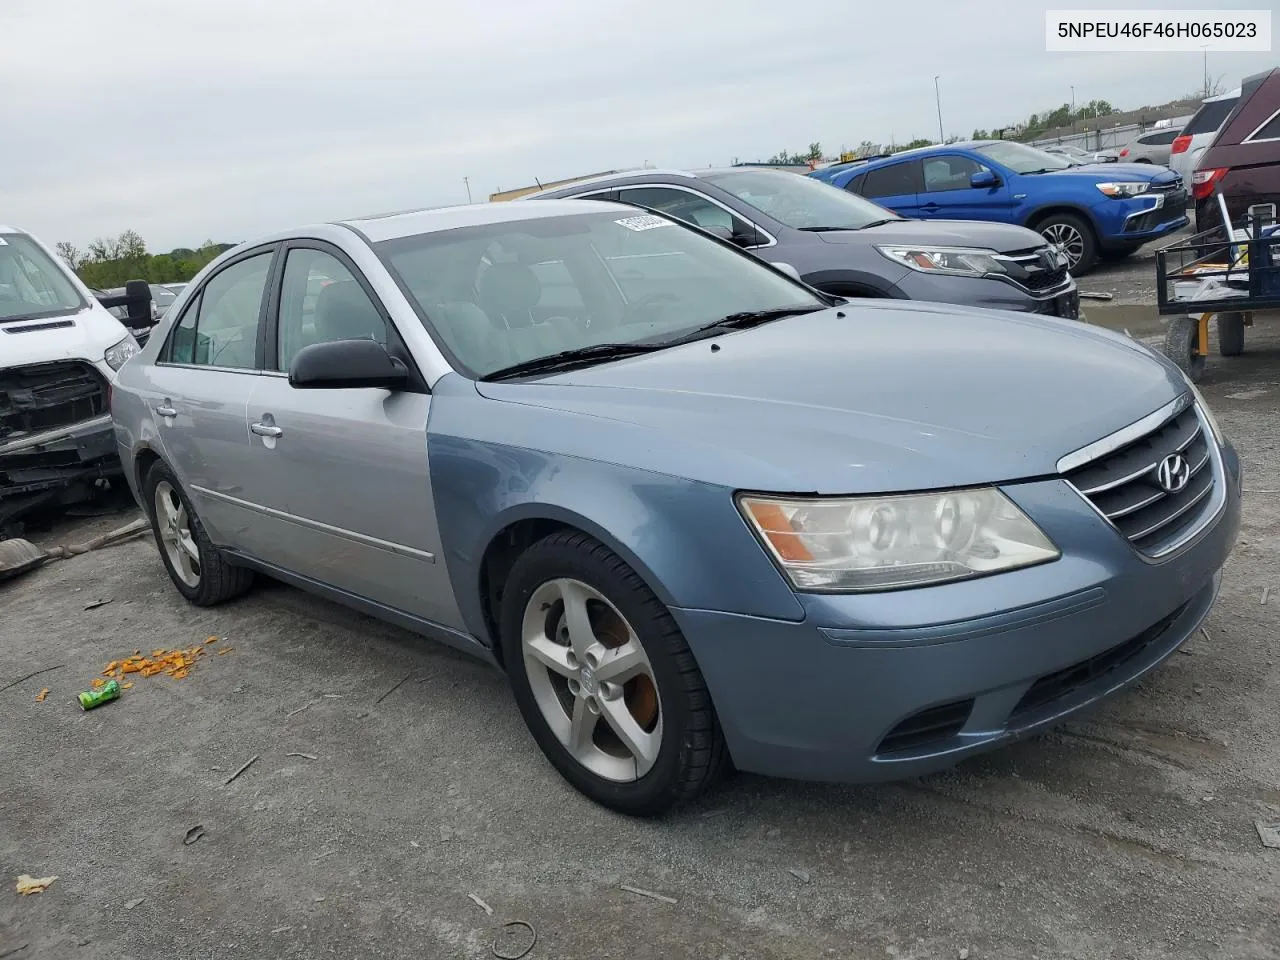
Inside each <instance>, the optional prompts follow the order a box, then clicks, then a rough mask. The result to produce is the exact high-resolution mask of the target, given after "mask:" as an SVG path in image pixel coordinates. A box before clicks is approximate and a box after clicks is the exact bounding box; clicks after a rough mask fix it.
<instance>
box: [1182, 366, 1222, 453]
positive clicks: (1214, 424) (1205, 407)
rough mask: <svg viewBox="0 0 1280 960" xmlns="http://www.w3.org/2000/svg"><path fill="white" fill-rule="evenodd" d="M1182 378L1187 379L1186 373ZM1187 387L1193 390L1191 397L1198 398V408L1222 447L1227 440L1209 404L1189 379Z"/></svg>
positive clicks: (1214, 437)
mask: <svg viewBox="0 0 1280 960" xmlns="http://www.w3.org/2000/svg"><path fill="white" fill-rule="evenodd" d="M1182 376H1183V378H1184V379H1186V377H1187V375H1186V374H1185V373H1184V374H1183V375H1182ZM1187 386H1188V387H1190V388H1191V395H1192V396H1193V397H1195V398H1196V406H1198V407H1199V408H1200V412H1201V413H1202V414H1204V418H1205V420H1206V421H1207V422H1208V424H1209V430H1210V431H1211V432H1212V433H1213V439H1214V440H1216V441H1218V446H1222V445H1223V444H1224V443H1226V440H1225V439H1223V433H1222V428H1221V427H1220V426H1218V421H1217V418H1215V417H1214V415H1213V411H1212V410H1210V409H1209V404H1208V403H1207V402H1206V401H1205V399H1204V394H1202V393H1201V392H1200V389H1199V388H1198V387H1197V386H1196V385H1195V384H1194V383H1192V382H1191V381H1190V379H1187Z"/></svg>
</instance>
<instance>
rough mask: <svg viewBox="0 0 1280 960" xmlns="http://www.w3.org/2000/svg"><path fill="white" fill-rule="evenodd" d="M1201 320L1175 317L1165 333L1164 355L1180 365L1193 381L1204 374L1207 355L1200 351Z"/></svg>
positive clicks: (1195, 381)
mask: <svg viewBox="0 0 1280 960" xmlns="http://www.w3.org/2000/svg"><path fill="white" fill-rule="evenodd" d="M1199 327H1200V321H1198V320H1197V319H1196V318H1195V317H1174V318H1173V319H1172V320H1170V321H1169V329H1168V330H1167V331H1166V332H1165V335H1164V355H1165V356H1166V357H1168V358H1169V359H1170V360H1172V361H1173V362H1174V363H1176V364H1177V365H1178V369H1180V370H1181V371H1182V372H1183V373H1185V374H1186V375H1187V376H1188V377H1189V378H1190V380H1191V382H1192V383H1199V382H1200V378H1201V377H1203V376H1204V365H1205V356H1204V354H1202V353H1201V352H1200V349H1199V347H1200V329H1199Z"/></svg>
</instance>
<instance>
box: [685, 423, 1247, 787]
mask: <svg viewBox="0 0 1280 960" xmlns="http://www.w3.org/2000/svg"><path fill="white" fill-rule="evenodd" d="M1222 469H1223V474H1224V477H1223V480H1224V482H1225V485H1226V497H1225V502H1224V504H1223V506H1222V508H1221V510H1220V511H1219V513H1218V514H1217V516H1216V517H1215V518H1214V519H1213V520H1212V521H1211V522H1210V523H1209V524H1208V525H1207V526H1206V527H1205V528H1204V529H1203V530H1202V531H1201V533H1200V534H1199V535H1198V537H1197V539H1196V540H1195V541H1193V543H1192V544H1191V545H1190V546H1188V547H1186V548H1184V549H1183V550H1182V551H1181V552H1179V553H1178V554H1176V555H1175V556H1173V557H1171V558H1169V559H1167V560H1164V561H1162V562H1159V563H1154V562H1151V561H1148V560H1144V559H1143V558H1142V557H1140V556H1139V554H1138V553H1137V552H1136V551H1135V550H1134V549H1133V548H1132V547H1131V546H1130V545H1129V543H1128V542H1127V541H1125V540H1124V539H1123V537H1121V536H1120V534H1119V533H1118V532H1117V531H1116V530H1115V529H1114V528H1112V527H1111V526H1109V525H1108V524H1107V523H1106V522H1105V521H1104V520H1103V519H1102V518H1101V517H1099V516H1098V515H1097V514H1096V513H1094V512H1093V511H1092V509H1091V508H1090V507H1089V506H1088V505H1087V504H1086V503H1085V502H1084V500H1083V499H1082V498H1081V497H1080V496H1079V495H1078V494H1077V493H1075V492H1074V490H1072V489H1071V488H1070V487H1069V486H1068V485H1067V483H1066V482H1065V481H1062V480H1047V481H1040V482H1036V483H1027V484H1017V485H1011V486H1009V487H1006V488H1005V492H1006V493H1007V494H1009V496H1011V497H1012V498H1013V499H1014V500H1015V501H1016V502H1017V503H1018V504H1019V505H1020V506H1021V507H1022V508H1023V509H1024V510H1026V511H1027V512H1028V513H1029V514H1030V515H1031V516H1033V517H1035V518H1036V519H1037V522H1039V523H1040V525H1041V526H1042V527H1043V528H1044V530H1045V532H1046V533H1048V534H1049V536H1050V537H1051V538H1052V539H1053V540H1054V541H1055V542H1056V543H1057V544H1058V545H1059V547H1060V548H1061V549H1062V557H1061V559H1059V560H1058V561H1056V562H1054V563H1049V564H1044V565H1042V566H1039V567H1033V568H1029V569H1026V570H1019V571H1014V572H1011V573H1005V574H1000V575H996V576H991V577H984V578H980V579H976V580H971V581H968V582H962V583H955V584H945V585H941V586H937V587H931V588H926V589H919V590H905V591H898V592H890V593H883V594H868V595H861V596H850V595H843V596H832V595H827V596H819V595H804V596H802V597H801V602H802V603H803V604H804V606H805V608H806V614H807V615H806V618H805V620H804V621H803V622H800V623H792V622H785V621H778V620H767V619H763V618H758V617H746V616H739V615H735V614H732V613H722V612H713V611H706V610H688V609H676V610H674V611H673V614H674V615H675V618H676V620H677V622H678V623H679V624H680V627H681V629H682V630H683V631H684V634H685V636H686V638H687V639H688V642H689V645H690V647H691V649H692V650H693V653H694V656H695V657H696V658H697V660H698V663H699V666H700V667H701V669H702V672H703V675H704V676H705V678H706V681H707V684H708V687H709V689H710V692H711V697H712V700H713V702H714V703H715V707H716V711H717V713H718V715H719V719H720V723H721V725H722V727H723V729H724V733H725V737H726V740H727V742H728V745H729V750H730V753H731V754H732V756H733V759H734V762H735V764H736V765H737V766H738V767H739V768H740V769H743V770H746V771H750V772H754V773H761V774H766V775H771V776H780V777H791V778H796V779H805V780H826V781H844V782H861V781H874V780H887V779H898V778H903V777H913V776H918V775H920V774H924V773H928V772H931V771H934V770H938V769H941V768H944V767H948V766H950V765H952V764H954V763H956V762H957V761H958V760H960V759H962V758H964V757H966V756H970V755H972V754H975V753H978V752H981V751H984V750H989V749H991V748H993V747H996V746H998V745H1000V744H1003V743H1006V742H1009V741H1012V740H1015V739H1018V738H1020V737H1024V736H1027V735H1029V734H1032V733H1034V732H1036V731H1038V730H1042V729H1044V728H1046V727H1048V726H1049V725H1051V724H1053V723H1055V722H1057V721H1059V720H1061V719H1062V718H1064V717H1066V716H1068V715H1070V714H1072V713H1074V712H1075V711H1078V710H1080V709H1082V708H1085V707H1087V706H1089V705H1091V704H1093V703H1095V702H1097V701H1098V700H1100V699H1102V698H1103V697H1106V696H1108V695H1110V694H1113V693H1115V692H1116V691H1118V690H1121V689H1123V688H1125V687H1127V686H1129V685H1131V684H1132V683H1134V682H1135V681H1136V680H1137V679H1138V678H1139V677H1141V676H1142V675H1143V674H1145V673H1147V672H1148V671H1149V670H1151V669H1152V668H1153V667H1155V666H1156V665H1157V664H1158V663H1160V662H1161V661H1162V660H1163V659H1164V658H1165V657H1167V656H1168V655H1169V654H1170V653H1172V652H1173V651H1174V650H1175V649H1176V648H1177V647H1178V646H1179V645H1180V644H1181V643H1182V642H1183V641H1184V640H1186V639H1187V638H1188V637H1189V636H1191V634H1192V633H1194V632H1195V630H1196V629H1197V628H1198V627H1199V625H1200V623H1201V622H1202V621H1203V620H1204V618H1205V617H1206V615H1207V614H1208V612H1209V610H1210V608H1211V607H1212V605H1213V601H1214V599H1215V597H1216V596H1217V593H1218V588H1219V583H1220V576H1221V574H1220V571H1221V568H1222V565H1223V563H1224V562H1225V561H1226V558H1227V555H1228V554H1229V552H1230V550H1231V548H1232V546H1233V545H1234V543H1235V539H1236V534H1237V532H1238V530H1239V525H1240V494H1241V481H1240V469H1239V462H1238V460H1237V458H1236V455H1235V452H1234V451H1233V450H1231V449H1230V448H1229V447H1228V448H1227V449H1226V450H1225V451H1224V452H1223V460H1222ZM991 611H999V612H996V613H992V612H991Z"/></svg>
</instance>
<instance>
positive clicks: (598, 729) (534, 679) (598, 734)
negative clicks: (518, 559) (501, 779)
mask: <svg viewBox="0 0 1280 960" xmlns="http://www.w3.org/2000/svg"><path fill="white" fill-rule="evenodd" d="M521 651H522V653H523V655H524V666H525V672H526V674H527V676H528V678H529V686H530V688H531V690H532V692H533V696H534V700H535V701H536V703H537V705H538V709H539V710H540V711H541V713H542V716H543V718H544V719H545V720H546V722H547V725H548V727H550V729H551V732H552V733H553V734H554V735H555V737H556V738H557V739H558V740H559V741H560V743H561V744H562V745H563V746H564V748H565V749H566V750H568V751H569V753H570V755H572V756H573V758H574V759H575V760H577V762H578V763H580V764H582V766H583V767H585V768H586V769H588V770H590V771H591V772H592V773H594V774H596V775H597V776H600V777H603V778H605V779H607V780H613V781H615V782H618V783H630V782H633V781H635V780H638V779H640V778H641V777H643V776H644V775H645V774H646V773H648V772H649V770H650V769H651V768H652V767H653V765H654V762H655V761H656V760H657V759H658V751H659V749H660V748H661V746H662V703H661V700H660V698H659V696H658V685H657V681H656V679H655V677H654V674H653V667H652V666H651V665H650V663H649V657H648V655H647V654H646V653H645V650H644V647H643V646H642V645H641V643H640V640H639V638H638V637H637V636H636V632H635V630H634V629H633V628H632V627H631V625H630V624H629V623H628V622H627V620H626V618H625V617H624V616H623V615H622V614H621V613H620V612H619V610H618V609H617V607H615V606H614V605H613V604H612V603H610V602H609V601H608V600H607V599H606V598H605V597H604V595H603V594H601V593H600V592H599V591H598V590H596V589H595V588H593V587H591V586H588V585H587V584H585V583H582V582H581V581H579V580H571V579H567V578H559V579H555V580H549V581H547V582H546V583H544V584H543V585H542V586H540V587H539V588H538V589H537V590H535V591H534V592H533V595H532V596H530V598H529V602H528V603H527V604H526V605H525V610H524V617H523V622H522V625H521Z"/></svg>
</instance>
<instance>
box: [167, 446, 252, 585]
mask: <svg viewBox="0 0 1280 960" xmlns="http://www.w3.org/2000/svg"><path fill="white" fill-rule="evenodd" d="M162 483H165V484H168V486H169V488H170V489H171V490H172V491H173V494H174V495H175V496H176V497H177V498H178V500H179V501H180V502H181V504H182V507H183V508H184V509H185V511H186V517H187V520H188V529H189V531H190V535H191V540H192V541H193V542H194V543H195V545H196V548H197V550H198V552H199V556H200V560H199V568H200V569H199V576H198V581H199V582H198V583H197V584H195V585H194V586H193V585H191V584H189V583H186V582H184V580H183V578H182V576H180V575H179V573H178V571H177V570H176V569H175V567H174V564H173V561H172V560H171V559H170V556H169V551H168V548H167V547H166V545H165V541H164V538H163V536H162V534H161V529H160V528H161V519H160V518H159V517H158V516H157V510H156V489H157V488H158V487H159V486H160V485H161V484H162ZM142 488H143V491H144V493H145V496H146V499H145V503H146V505H147V513H148V515H149V516H150V518H151V529H152V532H153V533H154V535H155V538H156V547H157V549H158V550H159V551H160V560H161V561H162V562H163V563H164V568H165V570H167V571H168V573H169V579H170V580H172V581H173V585H174V586H175V587H177V588H178V592H179V593H181V594H182V595H183V596H184V597H186V598H187V600H188V601H190V602H191V603H193V604H195V605H196V606H198V607H211V606H214V605H215V604H219V603H224V602H225V601H227V600H231V599H234V598H235V597H238V596H240V595H241V594H243V593H244V592H245V591H247V590H248V589H249V588H250V587H251V586H252V585H253V571H252V570H248V569H246V568H244V567H237V566H233V565H232V564H230V563H228V562H227V559H226V558H225V557H224V556H223V554H222V551H220V550H219V549H218V548H217V547H215V546H214V545H213V542H212V541H211V540H210V539H209V535H208V533H206V532H205V529H204V524H202V523H201V522H200V518H199V516H197V515H196V512H195V509H194V508H193V507H192V506H191V501H190V500H189V499H188V498H187V494H186V491H184V490H183V489H182V485H181V484H180V483H178V478H177V477H175V476H174V475H173V471H172V470H170V469H169V467H168V466H167V465H166V464H165V463H164V462H163V461H159V460H158V461H156V462H155V463H154V464H152V465H151V469H150V470H148V471H147V475H146V478H145V479H144V480H143V484H142Z"/></svg>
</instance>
